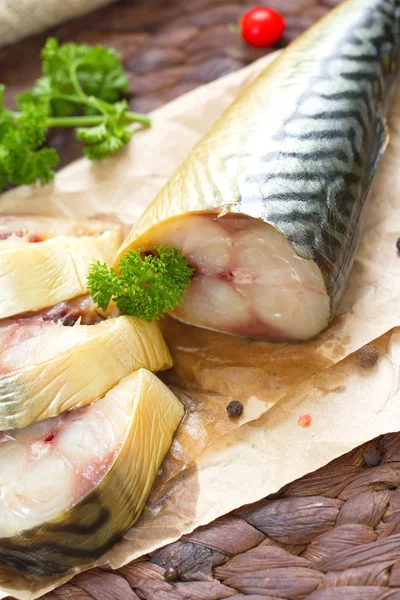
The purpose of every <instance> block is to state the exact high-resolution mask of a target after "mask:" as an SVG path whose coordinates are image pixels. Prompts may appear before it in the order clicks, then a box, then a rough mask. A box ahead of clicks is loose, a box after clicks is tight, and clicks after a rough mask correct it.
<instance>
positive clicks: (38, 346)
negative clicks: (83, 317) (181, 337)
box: [0, 316, 172, 431]
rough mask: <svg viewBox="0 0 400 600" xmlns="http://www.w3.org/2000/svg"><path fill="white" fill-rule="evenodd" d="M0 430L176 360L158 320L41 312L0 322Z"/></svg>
mask: <svg viewBox="0 0 400 600" xmlns="http://www.w3.org/2000/svg"><path fill="white" fill-rule="evenodd" d="M0 347H1V350H2V352H1V355H0V431H6V430H8V429H14V428H22V427H27V426H28V425H30V424H31V423H34V422H36V421H41V420H44V419H48V418H50V417H55V416H57V415H59V414H60V413H62V412H64V411H67V410H71V409H76V408H80V407H82V406H86V405H87V404H90V403H91V402H93V401H95V400H97V399H98V398H101V396H102V395H104V394H105V393H106V392H108V390H110V389H111V388H112V387H113V386H114V385H116V384H117V383H118V381H120V380H121V379H122V378H123V377H125V376H126V375H128V374H129V373H131V372H132V371H134V370H137V369H140V368H142V367H143V368H146V369H148V370H150V371H161V370H164V369H167V368H169V367H171V366H172V359H171V355H170V353H169V350H168V347H167V345H166V343H165V341H164V339H163V337H162V334H161V332H160V329H159V327H158V324H157V323H155V322H153V323H148V322H147V321H143V320H141V319H138V318H136V317H127V316H120V317H115V318H110V319H107V320H104V321H102V322H100V323H98V324H96V325H80V324H79V322H78V323H76V324H75V325H74V326H72V327H65V326H63V325H62V324H61V323H55V322H53V321H51V320H49V321H46V320H44V319H42V318H31V319H21V320H18V321H14V322H10V323H8V324H6V325H4V326H3V327H0Z"/></svg>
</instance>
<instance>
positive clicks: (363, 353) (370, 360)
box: [356, 344, 379, 369]
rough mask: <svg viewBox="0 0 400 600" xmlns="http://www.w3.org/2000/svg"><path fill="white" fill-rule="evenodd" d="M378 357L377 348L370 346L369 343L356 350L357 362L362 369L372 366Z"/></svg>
mask: <svg viewBox="0 0 400 600" xmlns="http://www.w3.org/2000/svg"><path fill="white" fill-rule="evenodd" d="M378 358H379V354H378V350H377V349H376V348H375V347H374V346H371V344H367V345H366V346H363V347H362V348H360V349H359V350H357V352H356V360H357V363H358V365H359V366H360V367H362V368H363V369H370V368H371V367H373V366H374V365H375V364H376V363H377V361H378Z"/></svg>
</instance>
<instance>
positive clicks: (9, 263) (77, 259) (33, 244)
mask: <svg viewBox="0 0 400 600" xmlns="http://www.w3.org/2000/svg"><path fill="white" fill-rule="evenodd" d="M120 243H121V228H120V227H119V226H118V225H115V224H113V223H103V222H100V221H93V222H92V221H82V222H80V221H73V220H71V221H69V220H67V219H60V220H59V219H53V218H50V217H48V218H46V217H0V319H3V318H7V317H10V316H14V315H18V314H20V313H25V312H29V311H40V310H42V309H44V308H48V307H51V306H53V305H55V304H58V303H59V302H64V301H66V300H69V299H71V298H75V297H77V296H81V295H83V294H86V293H87V288H86V279H87V274H88V270H89V267H90V265H91V264H92V263H94V262H97V261H100V262H102V263H107V264H111V263H112V261H113V259H114V256H115V253H116V251H117V249H118V246H119V245H120Z"/></svg>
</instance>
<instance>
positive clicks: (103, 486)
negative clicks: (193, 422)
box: [0, 369, 184, 576]
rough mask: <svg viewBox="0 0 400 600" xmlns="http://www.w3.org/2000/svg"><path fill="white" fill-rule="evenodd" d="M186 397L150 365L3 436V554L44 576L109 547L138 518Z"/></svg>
mask: <svg viewBox="0 0 400 600" xmlns="http://www.w3.org/2000/svg"><path fill="white" fill-rule="evenodd" d="M183 412H184V411H183V406H182V404H181V403H180V402H179V400H178V399H177V398H176V397H175V396H174V394H173V393H172V392H171V391H170V390H169V389H168V388H167V387H166V386H165V385H164V384H163V383H162V382H161V381H160V380H159V379H158V378H157V377H156V376H155V375H153V374H152V373H150V372H149V371H147V370H146V369H140V370H139V371H136V372H134V373H132V374H130V375H128V376H127V377H125V378H124V379H122V381H121V382H120V383H119V384H118V385H116V386H115V387H114V388H113V389H112V390H110V391H109V392H108V393H107V394H106V396H105V397H104V398H102V399H101V400H99V401H98V402H95V403H94V404H92V405H91V406H88V407H86V408H82V409H80V410H77V411H73V412H69V413H64V414H62V415H60V416H59V417H56V418H54V419H49V420H47V421H43V422H42V423H38V424H34V425H31V426H30V427H27V428H25V429H19V430H16V431H8V432H6V433H3V434H1V435H0V495H1V509H0V560H1V561H3V562H4V563H5V564H6V565H8V566H9V567H12V568H15V569H19V570H22V571H25V572H27V573H30V574H33V575H35V576H47V575H56V574H59V573H64V572H66V571H68V570H70V569H72V568H73V567H74V566H77V565H84V564H85V563H88V562H90V561H93V560H94V559H96V558H98V557H99V556H101V555H102V554H103V553H104V552H105V551H106V550H108V549H109V548H110V546H111V545H112V544H113V543H115V542H116V541H117V539H118V538H119V537H121V536H122V535H123V534H124V532H125V531H126V530H127V529H129V528H130V527H131V526H132V525H133V524H134V523H135V521H136V520H137V518H138V516H139V515H140V513H141V510H142V508H143V505H144V503H145V501H146V498H147V495H148V493H149V491H150V488H151V486H152V484H153V481H154V479H155V477H156V475H157V471H158V469H159V467H160V465H161V463H162V461H163V459H164V456H165V454H166V453H167V451H168V449H169V447H170V445H171V441H172V436H173V434H174V432H175V430H176V429H177V427H178V425H179V423H180V421H181V419H182V416H183Z"/></svg>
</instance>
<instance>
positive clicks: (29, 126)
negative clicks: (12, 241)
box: [0, 38, 150, 189]
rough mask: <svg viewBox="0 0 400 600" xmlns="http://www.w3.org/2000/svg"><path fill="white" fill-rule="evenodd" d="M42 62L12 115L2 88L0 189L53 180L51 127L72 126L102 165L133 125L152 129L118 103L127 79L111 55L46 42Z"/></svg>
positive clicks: (94, 48)
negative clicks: (48, 143) (39, 73)
mask: <svg viewBox="0 0 400 600" xmlns="http://www.w3.org/2000/svg"><path fill="white" fill-rule="evenodd" d="M41 57H42V72H43V76H42V77H40V78H39V79H38V80H37V81H36V83H35V85H34V87H33V88H32V89H31V90H29V91H25V92H22V93H21V94H19V95H18V97H17V108H16V111H12V110H8V109H7V108H6V107H5V106H4V92H5V86H4V85H0V189H1V188H3V187H4V186H5V185H7V184H16V185H18V184H32V183H35V182H36V181H40V182H41V183H42V184H44V183H47V182H49V181H51V180H52V179H53V177H54V171H53V167H54V166H55V165H56V164H57V163H58V161H59V157H58V154H57V152H56V151H55V150H54V149H53V148H48V147H46V146H45V143H46V133H47V131H48V129H49V128H51V127H75V128H76V136H77V138H78V139H79V140H81V141H83V142H84V146H83V152H84V153H85V154H86V156H87V157H88V158H89V159H90V160H100V159H102V158H105V157H106V156H109V155H110V154H113V153H114V152H117V150H119V149H120V148H122V147H123V146H124V145H126V144H127V143H128V142H129V140H130V139H131V137H132V134H133V130H132V129H131V128H130V126H129V125H130V124H131V123H140V124H141V125H144V126H147V127H148V126H149V125H150V119H149V118H148V117H147V116H146V115H141V114H137V113H132V112H130V111H128V103H127V101H126V100H122V99H121V96H122V94H124V93H125V92H126V91H127V89H128V79H127V77H126V75H125V73H124V70H123V66H122V63H121V58H120V56H119V55H118V53H117V52H115V50H112V49H111V48H106V47H104V46H88V45H87V44H75V43H67V44H63V45H61V46H60V45H59V43H58V41H57V40H56V39H55V38H49V39H48V40H47V42H46V44H45V46H44V48H43V50H42V53H41Z"/></svg>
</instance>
